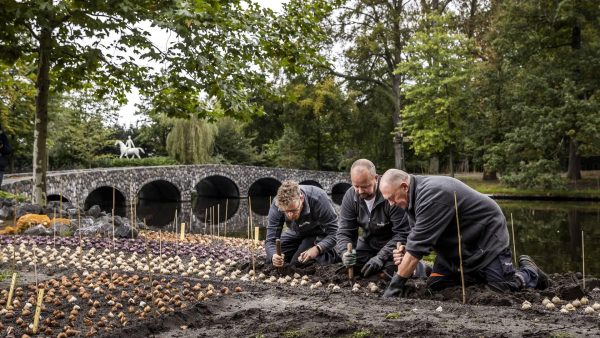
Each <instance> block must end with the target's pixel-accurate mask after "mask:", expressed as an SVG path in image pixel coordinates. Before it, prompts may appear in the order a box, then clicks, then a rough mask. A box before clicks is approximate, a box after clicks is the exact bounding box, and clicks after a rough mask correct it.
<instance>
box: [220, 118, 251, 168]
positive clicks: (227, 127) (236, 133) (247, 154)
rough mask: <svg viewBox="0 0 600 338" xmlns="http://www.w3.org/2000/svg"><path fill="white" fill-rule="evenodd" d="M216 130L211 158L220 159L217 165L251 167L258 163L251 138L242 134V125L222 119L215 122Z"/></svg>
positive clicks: (230, 119) (232, 120) (238, 122)
mask: <svg viewBox="0 0 600 338" xmlns="http://www.w3.org/2000/svg"><path fill="white" fill-rule="evenodd" d="M217 128H218V132H217V135H216V137H215V146H214V154H213V156H217V157H218V158H219V159H220V160H219V161H218V162H219V163H226V164H239V165H253V164H257V163H258V162H259V156H258V154H257V152H256V149H255V148H254V147H253V146H252V137H247V136H246V135H245V133H244V123H242V122H240V121H236V120H234V119H233V118H230V117H223V118H220V119H219V120H218V121H217Z"/></svg>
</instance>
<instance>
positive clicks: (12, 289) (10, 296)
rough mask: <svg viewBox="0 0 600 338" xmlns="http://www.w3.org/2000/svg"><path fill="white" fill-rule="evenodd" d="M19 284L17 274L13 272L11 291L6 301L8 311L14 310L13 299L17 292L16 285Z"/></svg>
mask: <svg viewBox="0 0 600 338" xmlns="http://www.w3.org/2000/svg"><path fill="white" fill-rule="evenodd" d="M16 284H17V273H16V272H13V275H12V280H11V282H10V290H9V291H8V299H7V300H6V309H8V308H12V297H13V293H14V292H15V285H16Z"/></svg>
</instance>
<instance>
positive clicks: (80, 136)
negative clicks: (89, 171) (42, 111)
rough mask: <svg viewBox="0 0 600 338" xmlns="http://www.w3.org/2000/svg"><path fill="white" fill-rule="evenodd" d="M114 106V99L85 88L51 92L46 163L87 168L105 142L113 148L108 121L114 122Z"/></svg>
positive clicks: (59, 167)
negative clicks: (49, 131) (94, 96)
mask: <svg viewBox="0 0 600 338" xmlns="http://www.w3.org/2000/svg"><path fill="white" fill-rule="evenodd" d="M117 108H118V107H117V106H116V105H115V104H114V102H110V100H108V99H103V100H97V99H95V98H93V97H90V96H89V95H87V94H86V93H85V92H73V93H71V94H69V95H55V96H53V98H52V99H51V100H50V105H49V111H50V113H51V114H50V118H49V124H48V128H49V129H50V130H51V133H50V135H49V138H48V144H49V160H50V165H51V166H52V167H53V168H54V169H62V168H73V167H83V168H89V167H90V165H91V164H92V162H93V159H94V158H95V157H96V156H98V155H100V153H101V151H102V150H104V149H105V148H107V146H110V147H111V148H113V149H114V141H112V138H111V135H112V132H113V131H112V130H111V129H110V128H109V125H111V123H110V122H111V121H112V122H113V124H114V123H115V122H116V118H117Z"/></svg>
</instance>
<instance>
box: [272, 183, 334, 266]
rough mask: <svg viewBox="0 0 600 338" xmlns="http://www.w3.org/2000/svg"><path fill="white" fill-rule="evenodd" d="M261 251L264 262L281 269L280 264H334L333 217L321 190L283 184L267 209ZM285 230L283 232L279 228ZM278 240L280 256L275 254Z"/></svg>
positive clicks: (330, 206) (307, 186) (330, 204)
mask: <svg viewBox="0 0 600 338" xmlns="http://www.w3.org/2000/svg"><path fill="white" fill-rule="evenodd" d="M268 218H269V223H268V225H267V237H266V239H265V250H266V254H267V262H272V263H273V266H275V267H282V266H283V264H284V262H286V263H292V264H296V263H298V262H300V263H304V262H308V261H311V260H315V261H317V262H318V263H320V264H330V263H335V261H336V260H337V259H338V256H337V254H336V252H335V249H334V248H335V233H336V231H337V215H336V213H335V210H334V208H333V204H332V202H331V200H330V199H329V197H328V196H327V193H326V192H325V191H323V189H321V188H318V187H314V186H310V185H298V183H297V182H295V181H285V182H283V184H282V185H281V186H280V187H279V189H278V190H277V196H275V199H274V201H273V203H272V204H271V208H270V209H269V217H268ZM284 223H285V224H286V225H287V227H288V229H287V230H286V231H285V232H283V234H282V230H283V224H284ZM280 236H281V251H282V255H281V256H280V255H278V254H277V253H276V252H275V240H276V239H277V238H279V237H280Z"/></svg>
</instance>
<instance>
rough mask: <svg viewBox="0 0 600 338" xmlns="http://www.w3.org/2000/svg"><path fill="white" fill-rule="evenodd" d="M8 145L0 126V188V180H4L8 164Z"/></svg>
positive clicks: (0, 182)
mask: <svg viewBox="0 0 600 338" xmlns="http://www.w3.org/2000/svg"><path fill="white" fill-rule="evenodd" d="M10 151H11V149H10V144H9V143H8V137H6V134H5V133H4V130H3V129H2V126H1V125H0V187H2V179H3V178H4V169H5V168H6V165H7V164H8V157H7V156H8V155H9V154H10Z"/></svg>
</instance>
